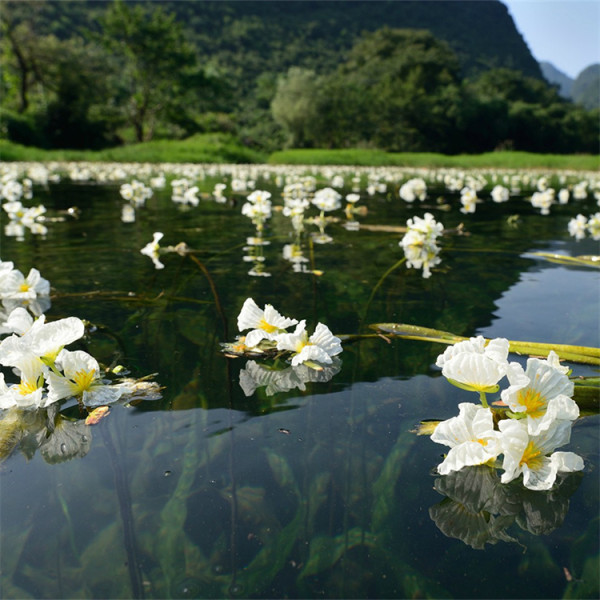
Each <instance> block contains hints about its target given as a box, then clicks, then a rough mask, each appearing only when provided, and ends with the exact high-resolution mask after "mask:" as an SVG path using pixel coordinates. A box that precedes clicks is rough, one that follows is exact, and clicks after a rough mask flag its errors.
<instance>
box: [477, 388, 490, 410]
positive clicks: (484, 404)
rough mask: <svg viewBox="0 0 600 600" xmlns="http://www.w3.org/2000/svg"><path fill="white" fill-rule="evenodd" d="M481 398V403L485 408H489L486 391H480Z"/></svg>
mask: <svg viewBox="0 0 600 600" xmlns="http://www.w3.org/2000/svg"><path fill="white" fill-rule="evenodd" d="M479 399H480V400H481V405H482V406H483V408H489V405H488V403H487V398H486V397H485V392H479Z"/></svg>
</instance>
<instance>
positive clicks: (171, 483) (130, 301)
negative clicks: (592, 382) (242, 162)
mask: <svg viewBox="0 0 600 600" xmlns="http://www.w3.org/2000/svg"><path fill="white" fill-rule="evenodd" d="M3 169H4V173H5V174H7V173H8V174H9V175H10V177H9V176H8V175H5V177H4V183H5V184H6V182H7V181H8V180H9V179H10V178H11V177H12V179H15V180H19V181H22V180H23V177H24V176H26V175H28V176H29V177H30V178H31V179H33V187H32V194H33V196H32V198H30V199H28V200H26V199H23V198H21V201H22V202H23V204H24V205H27V206H37V205H39V204H43V205H44V207H45V208H46V212H45V213H44V215H43V218H44V220H42V218H38V219H37V222H38V224H39V229H38V230H37V231H36V230H35V228H33V229H32V228H31V227H24V228H23V229H21V230H15V228H14V227H13V226H12V225H14V223H13V222H12V221H10V222H9V216H7V215H8V211H7V210H6V209H5V210H4V211H2V213H3V214H2V219H3V223H2V224H3V227H2V234H1V235H2V237H1V246H0V257H1V259H2V261H11V262H12V263H13V264H14V268H15V269H19V270H20V271H21V272H22V273H23V274H25V275H27V273H28V272H29V270H30V269H31V268H35V269H37V270H39V272H40V274H41V276H42V277H43V278H45V279H47V280H48V281H49V282H50V285H51V289H50V295H49V298H48V300H47V304H46V305H44V306H43V307H42V309H43V311H44V313H45V315H46V320H47V322H51V321H55V320H58V319H64V318H68V317H78V318H80V319H82V320H83V321H84V323H85V325H86V328H85V335H84V336H83V338H81V339H78V340H77V341H75V342H74V343H72V344H70V345H69V346H68V348H69V350H85V351H86V352H87V353H89V354H90V355H91V356H93V357H94V358H95V359H96V360H97V361H98V362H99V363H100V364H101V365H103V366H104V368H106V369H108V370H112V371H113V372H115V369H114V367H116V366H117V365H121V366H122V367H124V369H125V371H124V372H122V373H121V375H123V374H126V375H128V376H129V377H130V378H134V379H142V378H148V379H147V382H155V384H156V385H157V386H160V390H159V391H158V390H157V388H156V387H152V384H151V383H149V384H148V387H147V388H144V389H143V390H142V391H140V393H139V395H138V396H137V397H134V398H133V399H132V398H131V397H130V398H128V400H127V401H124V400H120V401H117V402H115V403H114V404H112V405H111V406H110V407H109V411H108V413H106V414H105V416H104V417H103V418H101V419H100V420H99V421H98V422H97V423H96V424H86V421H85V419H86V417H87V416H88V411H87V410H82V409H80V407H79V405H78V402H77V400H75V399H73V398H66V399H62V400H60V401H58V402H56V403H54V404H52V405H50V407H48V408H45V409H38V410H28V411H15V410H12V409H10V410H5V411H2V413H1V415H0V418H1V419H2V421H1V439H0V442H1V455H2V463H1V471H0V484H1V491H2V496H1V513H0V519H1V521H0V524H1V535H2V556H1V559H0V560H1V564H2V569H1V585H2V588H1V589H2V592H1V594H2V597H3V598H134V597H135V598H144V597H145V598H224V597H242V598H244V597H247V598H321V597H322V598H367V597H369V598H563V597H565V598H593V597H597V596H598V553H599V548H598V540H599V519H598V492H599V489H600V486H599V480H598V472H599V471H598V466H599V456H598V454H599V453H598V450H599V444H598V431H599V430H598V426H599V420H598V419H599V417H598V414H597V410H596V411H594V410H587V411H583V410H582V414H581V416H580V418H578V419H577V420H576V421H574V423H573V428H572V434H571V441H570V443H569V444H568V445H566V446H563V447H562V448H560V450H561V451H568V452H575V453H576V454H577V455H579V456H581V457H582V458H583V463H584V468H583V470H578V471H576V472H570V473H562V474H559V476H558V478H557V480H556V483H555V484H554V485H553V486H552V488H551V489H550V490H547V491H535V490H531V489H528V488H526V487H524V485H523V479H522V478H517V479H515V480H514V481H512V482H510V483H506V484H501V483H500V482H499V478H498V476H496V474H495V473H496V471H495V470H494V469H492V468H491V467H489V466H486V465H482V466H477V467H465V468H463V469H462V470H459V471H454V472H452V473H450V474H449V475H444V476H442V475H440V474H439V473H438V472H437V470H436V469H437V466H438V465H439V464H440V462H441V461H442V460H443V457H444V454H445V453H447V451H448V448H447V447H446V446H443V445H440V444H437V443H434V442H433V441H432V439H430V436H429V435H417V434H416V430H417V429H418V428H419V423H420V422H422V421H428V420H434V421H440V420H445V419H449V418H451V417H453V416H455V415H457V414H458V408H457V406H458V404H459V403H463V402H475V403H476V402H478V396H476V395H474V394H473V393H472V392H469V391H467V390H464V389H460V388H459V387H456V386H454V385H452V384H451V383H450V382H449V381H448V379H447V378H446V377H444V376H442V373H441V369H440V367H438V366H436V359H437V358H438V356H439V355H440V354H442V353H443V352H444V351H445V350H446V347H447V346H446V344H444V343H440V342H434V341H425V340H418V339H407V338H405V337H400V336H397V335H394V334H393V333H390V332H389V331H388V332H387V333H386V332H385V331H382V330H381V329H379V330H377V331H376V330H375V329H373V328H372V327H370V326H371V325H373V324H393V323H403V324H409V325H416V326H422V327H428V328H434V329H436V330H441V331H445V332H451V333H452V334H455V335H459V336H464V337H467V338H468V337H474V336H478V335H482V336H484V337H486V338H507V339H509V340H522V341H530V342H540V343H551V344H569V345H577V346H590V347H597V346H598V345H600V344H599V340H600V320H599V312H598V309H599V299H600V294H599V290H600V289H599V286H598V283H599V278H598V270H597V267H595V266H594V265H593V264H588V263H586V262H585V261H580V262H577V261H575V262H572V263H569V262H565V261H562V262H561V261H557V260H556V257H555V255H562V256H566V257H577V256H593V255H597V254H599V248H598V241H597V239H594V237H593V235H592V234H591V233H590V232H589V231H586V232H585V233H584V234H582V235H581V236H579V238H580V239H578V238H577V237H575V236H573V235H570V233H569V223H570V222H571V220H572V219H574V218H575V217H576V216H577V215H578V214H582V215H584V216H586V217H589V216H591V215H593V214H594V213H595V212H597V211H598V204H597V199H596V197H595V196H594V190H596V191H597V190H600V187H598V186H599V182H600V178H599V177H598V175H597V174H590V173H585V174H581V173H562V174H561V173H551V172H550V173H547V174H544V173H517V172H491V171H490V172H481V173H479V172H478V173H462V172H458V171H440V170H437V171H436V170H421V171H418V172H416V171H414V170H402V169H366V168H364V169H359V168H349V167H345V168H341V167H340V168H336V167H329V168H322V169H317V168H309V167H294V168H292V167H275V166H268V165H264V166H262V165H261V166H254V167H247V166H238V167H235V166H226V165H223V166H209V165H156V166H149V165H141V166H133V165H102V166H98V165H96V166H94V165H81V164H80V165H66V164H64V165H61V164H54V165H46V166H41V165H26V164H23V165H17V164H14V165H9V164H5V165H3ZM40 173H41V175H40ZM44 173H46V174H50V175H51V176H52V175H53V174H54V175H56V177H54V178H53V177H50V179H49V180H48V181H45V175H44ZM161 173H162V174H164V175H165V177H166V182H161V181H156V180H154V184H153V185H154V187H153V190H152V193H151V195H149V197H147V198H146V199H145V200H138V201H136V200H135V198H133V197H132V195H133V194H134V193H132V192H131V191H129V192H128V191H127V190H125V191H124V192H123V193H124V195H125V196H128V198H124V197H123V195H122V194H121V191H122V188H121V185H122V184H123V183H127V182H129V183H130V182H132V181H133V180H134V179H135V180H138V181H143V182H145V185H146V186H150V180H151V178H152V177H156V176H158V175H160V174H161ZM32 174H37V175H36V176H37V178H36V177H34V176H32ZM336 177H337V179H336ZM184 178H185V179H186V180H187V182H188V183H187V184H186V183H180V184H179V185H180V186H183V187H182V188H181V190H180V191H181V194H180V196H176V197H175V201H174V199H173V194H174V192H173V189H174V186H173V185H172V184H171V182H172V180H174V179H175V180H176V181H177V180H181V179H184ZM417 178H419V179H423V180H424V183H425V185H426V188H427V193H426V197H425V198H424V199H423V200H419V199H418V198H415V199H414V200H410V196H407V189H406V188H404V191H403V194H404V197H405V198H409V200H408V201H407V200H406V199H401V197H400V193H399V190H400V188H401V186H402V185H403V184H404V183H406V182H407V181H409V180H411V179H413V180H414V179H417ZM546 178H547V182H546V181H545V180H546ZM542 179H544V181H542ZM581 181H585V182H586V185H587V188H586V191H585V193H583V194H579V198H577V197H575V196H577V195H578V194H577V193H575V190H576V186H577V185H581ZM218 183H224V184H225V185H226V187H224V188H223V189H219V186H217V188H215V186H216V184H218ZM163 184H164V185H163ZM188 184H189V185H188ZM286 184H287V185H288V187H287V188H286V191H285V195H286V197H287V196H289V195H293V194H295V193H297V192H294V191H293V190H294V187H293V185H292V184H294V185H295V186H297V189H300V188H301V189H302V190H303V192H302V194H304V196H306V197H307V198H311V197H313V196H314V194H315V190H319V189H323V188H326V187H329V188H334V189H336V190H337V192H338V193H339V198H337V197H336V196H335V194H332V197H333V198H334V200H326V201H325V202H332V204H331V206H330V205H326V204H325V205H324V206H325V208H330V207H331V208H334V209H333V210H330V211H328V210H325V209H324V210H323V213H321V212H320V207H317V206H315V205H311V206H310V207H308V208H306V210H305V212H304V217H305V221H304V222H303V223H302V218H300V220H299V222H300V223H301V224H300V225H299V227H300V230H299V231H295V230H294V228H293V226H292V224H291V219H290V217H289V216H288V215H287V214H285V213H287V212H288V211H284V210H283V209H282V207H283V206H284V200H283V197H282V192H283V190H284V186H285V185H286ZM498 184H502V185H503V186H506V188H507V189H508V190H511V191H510V195H509V198H508V200H506V201H503V202H495V201H493V200H492V198H491V195H490V194H491V190H492V188H493V186H494V185H498ZM177 185H178V184H176V186H177ZM415 185H416V184H415ZM176 186H175V187H176ZM193 186H198V188H199V189H198V190H192V191H191V192H190V191H189V188H190V187H193ZM298 186H299V188H298ZM546 186H548V187H551V188H554V189H556V191H557V192H558V190H559V188H565V189H568V190H569V191H570V197H569V199H568V201H567V202H565V203H562V202H559V200H558V197H557V196H556V197H553V198H552V199H550V201H549V203H548V206H549V209H545V208H543V207H541V204H538V205H536V202H535V201H534V202H533V203H532V201H531V198H532V197H534V194H535V193H543V190H544V189H546ZM220 187H221V188H222V187H223V186H220ZM417 187H418V186H417ZM465 187H470V188H471V189H472V190H474V191H475V193H476V194H477V197H478V198H479V201H478V202H477V203H476V204H475V205H473V207H472V208H471V209H469V208H468V199H466V200H463V201H461V190H463V189H464V188H465ZM584 187H585V186H584ZM352 188H354V191H353V189H352ZM415 189H417V188H415ZM186 190H187V192H186ZM257 190H262V191H268V192H269V193H270V194H272V195H271V197H270V201H271V202H272V209H271V210H270V211H269V214H268V218H265V219H264V220H261V219H260V218H259V219H257V218H256V214H254V217H255V218H254V220H253V219H252V218H249V217H248V216H246V214H242V211H243V210H244V212H246V211H247V210H248V209H243V206H244V205H245V204H246V203H247V202H248V200H247V197H248V196H249V195H250V194H251V193H252V192H253V191H255V192H256V191H257ZM409 191H410V190H409ZM7 193H8V192H6V193H5V198H4V199H3V203H6V202H7V201H8V200H9V199H8V198H7ZM186 193H187V196H186V195H185V194H186ZM351 193H357V194H358V195H359V199H358V201H357V202H356V203H355V204H354V205H353V208H354V210H353V212H350V209H348V212H346V211H345V207H346V203H347V201H346V199H345V198H346V196H347V195H348V194H351ZM263 194H264V192H263ZM462 195H464V192H463V194H462ZM265 197H266V196H265ZM335 198H337V200H335ZM350 199H351V200H355V198H354V197H351V198H350ZM338 205H339V206H338ZM124 207H125V208H124ZM540 207H541V208H540ZM472 209H474V212H469V210H472ZM547 210H549V214H542V211H544V212H546V211H547ZM425 213H430V214H431V215H432V216H433V218H434V219H435V221H436V222H438V223H441V224H443V229H444V231H443V233H442V234H441V235H439V237H438V238H437V240H436V244H437V249H436V251H435V253H436V254H435V257H433V260H431V267H430V271H431V273H430V276H429V277H427V276H424V275H427V273H426V272H425V271H424V269H423V268H421V266H420V264H418V263H417V264H416V266H412V267H410V268H409V267H408V266H407V264H408V263H407V262H405V261H403V257H404V250H403V247H401V246H400V245H399V242H400V240H401V239H403V236H404V235H405V230H404V229H403V228H404V227H405V226H406V224H407V220H408V219H411V218H415V217H423V216H424V214H425ZM320 215H322V216H323V217H324V218H323V219H321V220H320ZM307 218H308V219H309V220H308V222H306V219H307ZM349 221H350V222H351V224H350V225H348V222H349ZM319 226H320V228H319ZM302 228H303V229H302ZM321 230H322V231H321ZM154 232H162V233H163V234H164V237H163V238H162V239H160V240H159V242H158V243H159V246H160V251H159V252H158V253H156V252H155V253H154V255H153V256H148V255H144V254H142V253H141V252H140V250H141V249H143V248H144V247H145V246H146V245H147V244H148V243H149V242H150V241H151V240H152V239H153V234H154ZM180 243H183V244H185V246H184V245H179V246H178V244H180ZM292 246H293V247H292ZM286 247H287V250H286V249H284V248H286ZM176 248H178V249H179V252H176V251H169V250H175V249H176ZM149 253H150V254H152V252H149ZM151 258H152V259H153V260H151ZM430 258H432V256H430ZM161 265H162V268H157V267H160V266H161ZM248 298H252V299H253V300H254V301H255V302H256V304H257V305H258V306H259V307H261V308H262V307H264V306H265V305H266V304H271V305H273V306H274V307H275V309H276V310H277V311H279V312H280V313H281V315H284V316H286V317H290V318H292V319H295V320H297V321H300V320H302V319H304V320H306V329H307V331H308V332H309V333H312V332H313V331H315V328H316V326H317V324H318V323H322V324H324V325H325V326H326V327H327V328H328V329H329V330H330V331H331V332H332V333H333V334H334V335H335V336H338V337H340V339H341V340H342V348H343V351H342V352H340V353H338V354H336V355H335V356H333V357H332V358H331V362H330V363H329V364H324V365H322V366H321V367H319V366H318V365H315V364H314V363H310V362H309V363H308V366H307V365H300V367H294V368H293V367H291V366H290V364H289V362H286V356H280V357H279V358H274V357H273V356H272V355H271V353H267V355H268V356H266V357H262V356H260V354H258V355H257V354H256V353H254V354H252V355H248V354H247V353H246V354H244V352H240V353H239V354H242V355H241V356H235V354H236V352H235V347H232V346H229V347H228V348H226V350H225V351H224V350H223V346H222V344H225V343H234V342H235V341H236V338H237V336H239V335H241V334H242V332H240V331H239V330H238V324H237V318H238V315H239V314H240V312H241V310H242V306H243V305H244V303H245V302H246V300H247V299H248ZM30 308H31V307H30ZM5 309H6V307H5ZM42 309H40V310H38V312H41V310H42ZM4 318H6V317H4ZM292 331H293V327H290V328H288V332H292ZM244 333H248V332H247V331H246V332H244ZM6 335H8V334H6ZM238 349H239V345H238ZM509 360H510V361H514V362H517V363H520V364H522V365H523V366H525V364H526V360H527V356H525V355H517V354H516V353H513V352H511V354H510V357H509ZM564 364H566V365H568V366H569V368H570V369H572V373H571V374H570V375H571V377H578V376H581V377H591V376H596V375H597V366H594V365H589V364H582V363H579V362H566V363H564ZM313 367H317V368H313ZM118 371H119V369H116V372H118ZM3 372H4V375H5V377H6V381H7V383H13V382H15V381H16V380H15V378H14V376H13V375H12V373H11V370H10V368H8V367H3ZM107 376H108V371H107ZM110 376H111V377H113V378H114V377H116V375H113V374H110ZM507 385H508V384H507V383H506V380H504V382H503V383H501V386H502V388H505V387H507ZM489 399H490V402H492V401H497V400H499V399H500V394H499V393H498V394H496V395H494V396H492V395H490V396H489ZM596 402H597V399H596ZM596 407H597V404H596ZM88 423H89V422H88ZM501 472H502V471H499V473H501Z"/></svg>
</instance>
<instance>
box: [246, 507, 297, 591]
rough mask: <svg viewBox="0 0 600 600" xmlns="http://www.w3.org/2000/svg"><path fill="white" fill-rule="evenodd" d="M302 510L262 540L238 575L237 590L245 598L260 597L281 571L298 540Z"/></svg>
mask: <svg viewBox="0 0 600 600" xmlns="http://www.w3.org/2000/svg"><path fill="white" fill-rule="evenodd" d="M304 514H305V511H304V508H303V507H302V506H299V508H298V510H297V511H296V514H295V515H294V518H293V520H292V521H290V522H289V523H288V524H287V525H286V526H285V527H283V529H281V530H280V531H272V534H273V536H272V538H271V539H268V540H264V543H265V545H264V546H263V548H262V549H261V550H260V552H259V553H258V554H257V555H256V556H255V558H254V559H253V560H252V562H251V563H250V564H249V565H248V566H247V567H246V568H244V570H243V571H241V572H240V573H239V574H238V578H237V580H236V585H237V589H238V590H239V592H240V594H244V595H245V597H248V598H252V597H256V596H258V595H261V592H262V591H263V590H265V589H267V588H268V587H269V586H270V585H271V582H272V581H273V579H274V578H275V576H276V575H277V573H279V571H281V570H282V569H283V568H284V566H285V564H286V562H287V560H288V557H289V555H290V553H291V551H292V549H293V547H294V544H295V543H296V540H297V539H298V534H299V531H300V527H301V525H302V523H303V521H304Z"/></svg>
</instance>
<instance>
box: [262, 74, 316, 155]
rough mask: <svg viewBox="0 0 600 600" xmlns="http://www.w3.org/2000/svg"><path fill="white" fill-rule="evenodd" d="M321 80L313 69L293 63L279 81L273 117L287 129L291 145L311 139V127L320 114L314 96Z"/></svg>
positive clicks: (299, 144)
mask: <svg viewBox="0 0 600 600" xmlns="http://www.w3.org/2000/svg"><path fill="white" fill-rule="evenodd" d="M318 91H319V80H318V78H317V76H316V74H315V72H314V71H311V70H309V69H301V68H299V67H291V68H290V69H289V71H288V72H287V75H285V76H283V77H280V78H279V80H278V81H277V91H276V93H275V97H274V98H273V102H272V103H271V110H272V111H273V118H274V119H275V121H276V122H277V123H280V124H281V125H282V126H283V127H284V128H285V129H286V130H287V132H288V135H289V145H290V146H295V147H302V146H304V145H305V143H306V141H307V140H308V139H310V129H311V127H312V126H313V125H314V122H315V121H316V120H317V118H318V113H319V107H318V104H317V103H316V102H315V97H316V95H317V93H318Z"/></svg>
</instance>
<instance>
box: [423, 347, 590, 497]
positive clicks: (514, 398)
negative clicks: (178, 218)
mask: <svg viewBox="0 0 600 600" xmlns="http://www.w3.org/2000/svg"><path fill="white" fill-rule="evenodd" d="M508 352H509V343H508V340H506V339H503V338H497V339H493V340H491V341H489V343H487V344H486V340H485V339H484V338H483V337H481V336H478V337H474V338H471V339H470V340H465V341H463V342H459V343H457V344H455V345H453V346H450V347H448V348H447V349H446V351H445V352H444V353H443V354H441V355H440V356H438V359H437V362H436V364H437V366H439V367H441V368H442V374H443V375H444V376H445V377H446V378H447V379H448V380H449V381H450V382H451V383H453V384H454V385H456V386H458V387H460V388H461V389H465V390H468V391H473V392H476V393H478V394H479V396H480V400H481V404H480V405H478V404H472V403H468V402H463V403H461V404H459V414H458V416H456V417H452V418H451V419H448V420H446V421H442V422H441V423H439V424H438V425H437V426H436V427H435V429H434V431H433V434H432V435H431V439H432V440H433V441H434V442H437V443H439V444H444V445H446V446H449V447H450V451H449V452H448V454H447V455H446V457H445V459H444V461H443V462H442V463H441V464H440V465H439V466H438V472H439V473H440V474H441V475H447V474H449V473H451V472H453V471H460V470H461V469H462V468H463V467H468V466H474V465H482V464H492V465H494V466H496V465H497V464H498V459H499V457H500V456H502V457H503V460H502V462H501V463H500V464H498V466H500V467H501V468H502V469H503V470H504V473H503V474H502V476H501V482H502V483H508V482H510V481H513V480H514V479H517V478H518V477H519V476H520V475H523V484H524V485H525V487H527V488H529V489H531V490H548V489H550V488H551V487H552V486H553V485H554V482H555V481H556V477H557V474H558V473H561V472H572V471H580V470H581V469H583V460H582V459H581V457H580V456H578V455H577V454H574V453H573V452H555V450H556V448H559V447H561V446H564V445H566V444H568V443H569V441H570V436H571V426H572V423H573V421H574V420H575V419H577V417H578V416H579V408H578V406H577V404H576V402H575V401H574V400H573V399H572V395H573V391H574V385H573V382H572V381H570V379H569V377H568V376H567V371H568V368H567V367H563V366H561V365H560V363H559V359H558V356H557V355H556V354H555V353H554V352H553V351H551V352H550V353H549V355H548V358H547V359H546V360H542V359H539V358H529V359H528V360H527V366H526V368H525V369H523V367H522V366H521V365H520V364H519V363H516V362H511V363H509V362H508ZM504 377H506V378H507V379H508V382H509V384H510V385H509V387H508V388H506V389H504V390H502V391H501V394H500V396H501V404H502V405H503V408H501V409H497V410H492V408H490V406H489V405H488V402H487V398H486V394H488V393H494V392H497V391H498V390H499V384H498V382H499V381H500V380H502V379H503V378H504Z"/></svg>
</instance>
